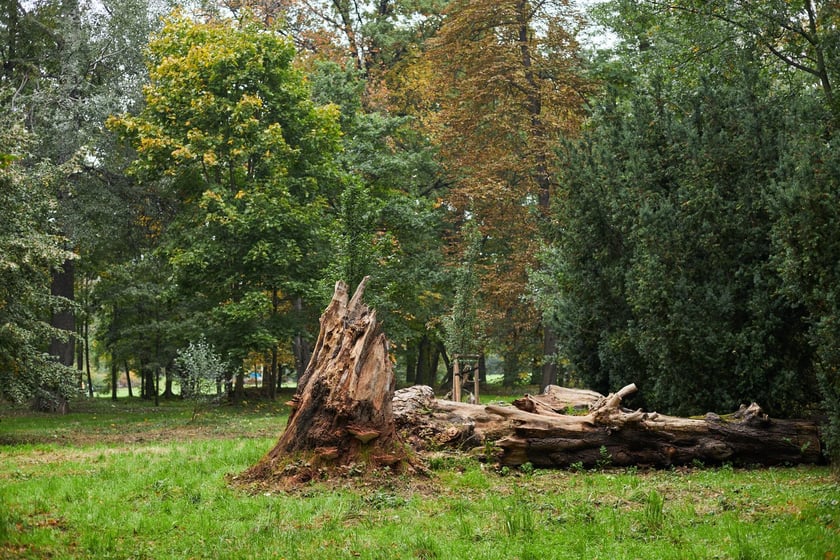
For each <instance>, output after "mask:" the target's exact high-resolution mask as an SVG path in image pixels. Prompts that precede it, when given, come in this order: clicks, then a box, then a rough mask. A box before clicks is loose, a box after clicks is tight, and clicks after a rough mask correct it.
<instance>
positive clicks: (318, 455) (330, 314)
mask: <svg viewBox="0 0 840 560" xmlns="http://www.w3.org/2000/svg"><path fill="white" fill-rule="evenodd" d="M366 283H367V278H365V279H364V280H363V281H362V283H361V284H360V285H359V287H358V289H357V290H356V293H355V294H354V295H353V297H352V298H350V299H349V301H348V294H347V286H346V285H345V284H344V283H343V282H339V283H337V284H336V287H335V294H334V295H333V298H332V301H331V302H330V304H329V306H328V307H327V309H326V310H325V311H324V313H323V315H321V329H320V333H319V335H318V340H317V342H316V343H315V347H314V349H313V352H312V358H311V359H310V361H309V365H308V366H307V368H306V371H305V372H304V374H303V376H302V377H301V379H300V380H299V382H298V388H297V391H296V393H295V396H294V397H293V398H292V400H291V401H290V403H289V404H290V406H291V407H292V411H291V414H290V416H289V421H288V424H287V426H286V430H285V431H284V432H283V435H282V436H281V437H280V439H279V441H278V442H277V444H276V445H275V446H274V448H273V449H272V450H271V451H269V453H268V454H266V456H265V457H263V458H262V459H261V460H260V461H259V462H258V463H257V464H256V465H254V466H253V467H251V468H250V469H249V470H248V471H246V472H245V473H243V474H242V475H241V477H239V478H240V479H242V480H244V481H250V482H258V481H272V482H276V483H280V484H281V485H282V484H284V483H287V484H293V483H298V482H306V481H308V480H311V479H312V478H313V477H321V476H329V474H330V473H337V474H359V471H360V469H361V470H368V469H381V468H385V467H387V468H388V469H390V470H393V471H400V470H403V469H404V468H406V467H407V468H411V463H410V459H409V457H408V455H407V452H406V448H405V446H404V445H403V443H402V442H401V441H400V439H399V437H398V436H397V433H396V426H395V423H394V417H393V412H392V399H393V396H394V386H395V377H394V370H393V365H392V363H391V359H390V356H389V354H388V341H387V340H386V338H385V335H384V334H383V333H382V331H381V328H380V325H379V324H378V323H377V320H376V312H375V311H372V310H370V309H369V308H368V307H367V306H366V305H365V304H364V303H363V302H362V295H363V294H364V288H365V285H366Z"/></svg>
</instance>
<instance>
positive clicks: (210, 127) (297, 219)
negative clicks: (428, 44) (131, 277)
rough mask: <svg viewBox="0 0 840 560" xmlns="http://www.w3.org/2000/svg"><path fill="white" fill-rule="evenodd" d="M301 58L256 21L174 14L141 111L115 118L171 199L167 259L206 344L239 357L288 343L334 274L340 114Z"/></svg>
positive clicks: (155, 56) (138, 163) (141, 172)
mask: <svg viewBox="0 0 840 560" xmlns="http://www.w3.org/2000/svg"><path fill="white" fill-rule="evenodd" d="M294 55H295V51H294V48H293V46H292V44H291V42H290V41H288V40H286V39H283V38H282V37H281V36H279V35H278V34H277V33H272V32H269V31H266V30H264V29H263V27H262V26H261V25H259V24H256V23H253V22H250V21H242V22H239V23H234V22H230V21H224V20H212V21H208V22H206V23H199V22H195V21H191V20H189V19H188V18H186V17H184V16H183V15H181V14H179V13H177V12H176V13H174V14H173V15H172V16H171V17H170V18H168V19H167V21H166V22H165V25H164V27H163V29H162V30H161V31H160V33H158V34H157V35H156V36H155V37H154V39H153V40H152V41H151V43H150V46H149V57H150V58H149V66H150V73H151V83H150V84H149V86H147V88H146V89H145V92H144V96H145V102H146V105H145V106H144V108H143V109H142V111H141V112H140V113H139V114H138V115H137V116H130V115H124V116H122V117H119V118H113V119H111V120H110V121H109V125H110V126H111V127H112V128H113V129H114V130H117V131H119V132H120V134H121V135H122V136H123V137H124V138H125V139H127V140H128V141H129V142H130V143H131V145H132V146H133V147H134V149H135V150H136V152H137V158H136V160H135V162H134V164H133V171H134V172H135V173H136V174H137V177H139V178H142V179H144V180H148V181H157V182H162V183H163V184H165V185H167V188H168V189H170V192H171V193H172V194H173V195H174V197H175V199H176V201H177V204H178V211H177V214H176V216H175V218H174V220H173V221H172V223H171V225H169V226H168V227H167V230H166V231H165V232H164V234H163V235H164V239H163V247H164V252H165V254H166V255H167V258H168V259H169V260H170V262H171V263H172V264H173V265H174V266H175V271H176V274H177V280H178V283H179V286H180V288H181V289H182V290H184V291H185V293H190V294H195V295H194V296H193V297H192V299H193V305H194V306H195V310H196V311H197V312H200V313H203V314H204V317H206V320H208V321H209V324H210V326H211V327H212V329H211V330H212V333H211V332H208V333H207V336H208V338H209V340H210V341H211V342H213V343H214V344H215V345H216V346H217V347H218V348H219V350H220V351H221V352H223V353H224V354H226V355H230V357H231V358H232V359H235V360H242V359H244V358H245V357H246V356H247V355H248V354H249V352H251V351H260V352H264V353H266V354H267V355H271V354H272V352H275V351H276V347H277V345H278V344H280V343H281V340H282V339H284V338H285V339H288V338H291V336H292V333H293V332H295V330H296V326H295V318H294V316H293V315H292V313H291V311H290V310H291V309H292V308H293V304H294V302H295V301H296V300H299V299H300V298H304V299H306V298H309V297H311V295H312V294H313V289H312V288H313V283H314V279H315V278H317V277H318V276H319V275H320V271H321V270H322V268H323V266H324V264H325V256H326V251H325V247H326V239H325V238H324V237H323V235H322V234H323V232H324V226H325V224H324V219H325V200H326V199H327V197H328V196H329V193H330V192H331V191H335V190H336V189H337V187H338V185H339V184H340V176H339V175H338V173H337V169H336V167H335V163H334V161H335V159H334V158H335V153H336V152H337V150H338V149H339V128H338V121H337V110H336V108H335V107H334V106H321V107H319V106H316V105H315V104H313V103H312V102H311V101H310V100H309V90H308V88H307V85H306V82H305V80H304V78H303V75H302V73H301V72H300V71H299V70H297V69H295V68H294V66H293V64H292V62H293V59H294ZM284 302H287V303H284ZM272 365H273V367H275V369H273V370H272V372H271V374H270V379H275V380H276V375H277V372H276V364H274V363H272ZM266 385H267V386H269V387H274V385H275V384H274V383H269V382H267V383H266Z"/></svg>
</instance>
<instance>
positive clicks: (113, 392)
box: [111, 360, 119, 401]
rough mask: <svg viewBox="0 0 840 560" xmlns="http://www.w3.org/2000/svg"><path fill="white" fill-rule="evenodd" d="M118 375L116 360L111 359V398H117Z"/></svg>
mask: <svg viewBox="0 0 840 560" xmlns="http://www.w3.org/2000/svg"><path fill="white" fill-rule="evenodd" d="M118 376H119V369H118V368H117V362H116V361H115V360H111V400H112V401H115V400H117V377H118Z"/></svg>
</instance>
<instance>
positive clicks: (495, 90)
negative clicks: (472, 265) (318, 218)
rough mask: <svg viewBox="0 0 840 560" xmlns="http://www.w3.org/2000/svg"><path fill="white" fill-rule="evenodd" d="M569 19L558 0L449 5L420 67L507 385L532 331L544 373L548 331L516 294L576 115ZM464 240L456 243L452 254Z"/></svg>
mask: <svg viewBox="0 0 840 560" xmlns="http://www.w3.org/2000/svg"><path fill="white" fill-rule="evenodd" d="M575 25H576V20H575V15H574V12H573V11H572V9H571V8H570V7H569V5H568V4H566V3H564V2H528V1H524V0H511V1H505V2H501V3H500V2H466V1H456V2H452V3H451V4H450V5H449V7H448V9H447V11H446V16H445V18H444V20H443V23H442V25H441V28H440V31H439V32H438V34H437V35H436V36H435V37H434V38H433V39H432V40H431V42H430V46H429V48H428V50H427V53H426V56H425V57H424V59H423V62H422V64H423V65H424V66H423V69H424V71H425V72H428V73H429V75H431V76H432V78H431V79H430V80H428V82H427V84H426V87H427V89H426V91H427V92H429V97H430V101H429V102H428V104H429V106H430V107H432V108H434V110H433V111H431V112H430V114H429V115H428V118H427V122H428V124H429V130H430V131H431V133H432V134H433V137H434V140H435V142H436V143H437V144H438V145H439V146H440V156H441V161H442V162H443V165H444V167H445V169H446V173H447V176H448V179H449V180H450V181H451V182H452V184H453V189H452V192H451V193H450V195H449V196H448V197H447V202H448V204H450V205H451V208H452V209H453V211H454V215H455V221H456V223H460V224H463V223H465V222H466V221H467V220H472V221H474V222H475V223H476V224H477V227H478V229H479V230H480V231H481V234H482V237H483V239H484V242H483V246H482V250H481V257H482V258H481V260H480V261H479V262H478V263H477V269H478V270H480V271H481V272H480V274H479V277H480V279H481V280H480V286H481V288H480V292H481V300H482V301H483V302H484V307H483V309H481V319H480V320H481V322H483V323H484V324H487V325H489V326H490V327H489V328H490V332H489V333H488V334H489V336H490V338H491V340H493V341H494V342H495V344H496V346H497V347H498V349H499V350H500V351H501V352H502V353H503V354H504V356H505V382H506V383H507V384H510V383H512V382H513V381H514V379H515V378H516V375H517V374H518V373H519V369H520V366H519V361H520V357H521V356H523V354H525V353H526V351H527V350H526V349H527V346H528V343H529V341H531V340H533V338H534V336H535V335H536V334H537V333H539V332H540V330H543V331H544V334H545V340H544V347H543V351H542V354H543V356H542V359H541V360H540V361H542V362H544V363H545V365H546V374H547V375H546V378H547V381H551V379H552V378H553V373H552V370H553V363H552V358H551V355H552V354H553V353H554V349H553V337H552V336H551V333H550V331H549V329H539V328H535V325H539V324H540V320H539V317H538V316H537V314H536V310H535V309H534V307H533V306H531V305H528V304H527V303H523V296H524V294H525V293H526V289H527V282H528V280H527V272H528V269H529V268H531V267H532V266H533V264H534V256H535V254H536V252H537V249H538V247H539V240H540V238H541V235H542V228H543V226H544V225H545V223H546V216H547V213H548V208H549V204H550V200H551V196H552V193H553V192H554V190H555V189H556V186H557V185H556V182H555V177H556V171H557V163H558V161H557V158H556V153H555V149H556V147H557V144H558V142H559V141H560V140H561V139H562V138H563V137H564V136H567V135H571V134H574V133H575V132H576V130H577V128H578V126H579V125H580V122H581V119H582V116H583V113H582V100H583V97H582V95H581V94H582V93H583V92H584V91H585V90H586V85H585V80H584V79H583V78H582V77H581V73H580V70H579V60H578V58H577V48H578V47H577V43H576V41H575V39H574V28H575ZM419 74H420V75H422V74H423V72H419ZM464 246H465V242H464V241H463V239H461V240H457V241H456V248H455V250H454V254H455V255H459V254H461V253H463V247H464ZM456 258H457V257H456Z"/></svg>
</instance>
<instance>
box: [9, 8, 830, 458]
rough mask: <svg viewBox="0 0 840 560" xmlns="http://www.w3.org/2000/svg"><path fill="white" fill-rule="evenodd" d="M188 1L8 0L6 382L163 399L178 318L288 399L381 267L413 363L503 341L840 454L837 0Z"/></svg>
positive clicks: (407, 368)
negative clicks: (758, 421) (808, 427)
mask: <svg viewBox="0 0 840 560" xmlns="http://www.w3.org/2000/svg"><path fill="white" fill-rule="evenodd" d="M178 4H179V6H173V5H170V4H168V3H167V2H166V1H165V0H160V1H157V2H156V1H154V0H119V1H107V0H98V1H91V2H87V1H86V0H38V1H34V2H20V1H18V0H2V1H0V57H2V65H3V66H2V74H0V105H2V107H3V111H2V117H1V118H2V120H3V123H2V128H0V215H2V219H0V396H2V398H3V399H7V400H12V401H31V402H34V403H35V404H36V406H38V407H40V408H43V409H52V410H61V409H63V408H64V407H65V406H66V400H67V399H68V398H69V397H70V396H72V395H73V394H75V393H78V392H79V390H80V387H82V386H84V387H85V389H86V390H87V391H89V392H91V393H92V391H93V383H92V382H91V373H90V371H91V362H92V361H93V363H94V366H96V365H97V364H99V365H100V367H105V368H108V369H109V371H110V380H111V383H110V385H111V387H112V388H113V389H114V390H116V386H117V379H118V377H120V376H122V375H124V373H123V372H128V371H134V372H137V373H139V374H140V378H141V380H142V381H141V387H139V388H138V392H140V394H141V395H142V396H143V397H145V398H154V399H157V398H159V397H161V396H165V395H169V394H171V393H172V385H173V383H174V382H175V381H176V379H177V377H176V374H177V371H178V368H177V367H176V363H177V361H178V357H179V352H180V353H181V355H183V352H184V349H186V348H189V347H190V344H191V343H193V344H194V345H196V344H198V345H201V347H202V348H209V349H212V354H213V355H214V356H218V357H219V358H220V359H221V361H222V362H223V363H224V365H225V367H224V368H223V369H224V370H225V376H224V377H225V379H224V380H223V381H224V382H225V383H226V384H227V385H228V386H229V387H228V388H229V392H230V396H231V398H234V399H236V398H240V397H241V395H242V391H243V388H244V383H245V376H246V374H247V373H248V372H250V371H252V370H253V369H255V368H258V369H260V370H261V371H262V372H263V391H264V392H265V396H266V397H268V398H273V397H274V395H275V392H276V390H277V387H278V386H279V384H280V383H281V382H282V381H283V380H284V378H289V377H291V378H294V377H295V375H296V374H297V373H299V372H300V371H301V369H302V368H303V367H305V364H306V361H307V353H308V348H309V345H310V344H311V342H312V337H313V336H314V334H315V333H316V332H317V319H318V314H319V312H320V310H321V309H322V308H323V305H324V304H325V302H326V301H328V299H329V295H330V294H331V292H332V284H333V283H334V282H335V281H336V280H337V279H344V280H347V281H348V282H350V283H351V284H353V283H355V282H358V281H359V280H360V279H361V278H362V277H363V276H365V275H370V276H371V283H370V287H369V290H368V293H369V294H370V297H371V298H372V300H373V301H372V302H371V303H372V306H373V307H376V308H377V310H378V311H379V313H380V317H381V318H382V319H383V321H384V328H385V331H386V332H387V333H388V336H389V338H390V340H391V342H392V350H393V353H394V356H395V359H396V360H397V363H398V364H399V368H400V378H401V382H405V383H406V384H413V383H418V384H420V383H423V384H438V383H441V382H442V381H444V380H443V379H441V378H440V376H439V375H438V373H437V372H438V370H439V369H446V368H442V367H439V366H440V362H441V361H443V362H444V365H446V366H449V365H450V362H451V359H452V357H453V356H455V355H476V356H479V357H480V358H479V360H478V361H479V364H480V365H481V367H482V369H485V367H486V359H487V357H491V356H492V357H494V358H495V359H498V360H499V364H500V366H499V367H500V369H501V372H502V378H503V383H504V384H505V385H513V384H516V383H518V382H523V381H524V382H528V383H531V382H535V383H539V384H541V385H543V386H544V385H547V384H549V383H560V384H564V385H580V386H585V387H588V388H591V389H595V390H597V391H600V392H602V393H607V392H608V391H610V390H615V389H617V388H618V387H621V386H622V385H625V384H627V383H630V382H635V383H636V384H637V385H638V386H639V388H640V392H639V397H637V399H636V401H635V403H634V404H635V405H637V406H645V407H647V408H649V409H656V410H660V411H663V412H670V413H676V414H696V413H702V412H705V411H707V410H727V409H731V408H734V407H736V406H737V405H738V404H739V403H740V402H746V401H751V400H752V401H757V402H760V403H761V404H762V406H763V407H764V408H765V409H766V410H767V411H768V412H769V413H770V414H771V415H774V416H793V415H799V416H804V415H807V416H818V417H820V418H822V419H824V420H826V424H827V431H826V435H827V440H828V442H829V446H830V447H829V450H830V452H831V453H833V454H834V455H835V456H836V455H837V453H838V451H840V375H838V367H840V298H838V286H840V264H838V263H840V235H838V231H840V150H838V149H837V147H836V146H837V145H836V144H835V143H836V142H837V141H838V131H837V128H838V124H840V101H838V100H837V99H836V96H835V93H834V87H833V86H834V84H835V83H836V81H837V79H838V77H840V31H838V23H840V7H839V6H838V5H837V4H836V3H834V2H829V1H817V0H804V1H796V2H789V1H783V0H762V1H758V2H750V3H740V2H732V1H726V0H712V1H709V2H694V1H691V0H675V1H673V2H667V3H666V2H659V1H658V0H653V1H652V0H643V1H634V0H608V1H607V2H604V3H601V4H597V5H595V6H592V7H589V8H587V9H583V8H581V7H579V6H576V5H572V4H569V3H567V2H564V1H527V0H494V1H489V0H472V1H465V0H451V1H445V0H379V1H378V2H355V1H352V0H331V1H326V0H323V1H322V0H252V1H249V0H228V1H227V2H224V1H211V0H207V1H205V2H195V3H178ZM593 30H595V31H593ZM593 37H594V38H593ZM195 347H196V346H193V348H195ZM450 371H451V370H450Z"/></svg>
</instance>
